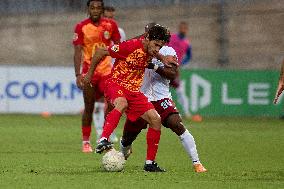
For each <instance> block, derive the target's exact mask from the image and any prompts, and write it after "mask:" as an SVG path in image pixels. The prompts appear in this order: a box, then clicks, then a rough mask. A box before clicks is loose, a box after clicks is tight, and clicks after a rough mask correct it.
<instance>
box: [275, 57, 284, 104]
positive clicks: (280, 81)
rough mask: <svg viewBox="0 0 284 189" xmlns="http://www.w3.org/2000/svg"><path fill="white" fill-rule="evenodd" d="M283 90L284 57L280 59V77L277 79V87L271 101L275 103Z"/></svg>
mask: <svg viewBox="0 0 284 189" xmlns="http://www.w3.org/2000/svg"><path fill="white" fill-rule="evenodd" d="M283 91H284V59H283V61H282V66H281V70H280V77H279V81H278V87H277V91H276V94H275V98H274V101H273V103H274V104H276V103H277V101H278V98H279V96H280V95H281V93H282V92H283Z"/></svg>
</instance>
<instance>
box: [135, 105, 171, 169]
mask: <svg viewBox="0 0 284 189" xmlns="http://www.w3.org/2000/svg"><path fill="white" fill-rule="evenodd" d="M141 118H143V119H144V120H145V121H147V122H148V123H149V129H148V132H147V135H146V140H147V156H146V162H145V165H144V170H145V171H149V172H164V171H165V170H164V169H162V168H160V167H159V166H158V164H157V163H156V162H155V159H156V154H157V151H158V145H159V142H160V136H161V118H160V116H159V114H158V112H157V111H156V110H155V109H150V110H148V111H147V112H145V113H144V114H143V115H142V116H141Z"/></svg>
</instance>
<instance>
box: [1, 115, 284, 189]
mask: <svg viewBox="0 0 284 189" xmlns="http://www.w3.org/2000/svg"><path fill="white" fill-rule="evenodd" d="M79 125H80V117H79V116H52V117H51V118H48V119H44V118H41V117H40V116H32V115H0V188H1V189H2V188H60V189H62V188H92V189H102V188H147V189H148V188H206V189H212V188H213V189H214V188H216V189H217V188H218V189H219V188H257V189H259V188H265V189H266V188H284V151H283V150H284V140H283V139H284V121H283V120H282V121H281V120H277V119H265V118H261V119H257V118H207V119H205V120H204V121H203V122H201V123H194V124H193V126H191V127H190V131H191V133H192V134H193V135H194V137H195V140H196V142H197V145H198V150H199V155H200V158H201V160H202V162H203V164H204V165H205V166H206V168H208V170H209V172H208V173H205V174H196V173H194V172H193V171H192V166H191V162H190V160H189V159H188V157H187V155H186V153H185V152H184V151H183V148H182V146H181V144H180V142H179V140H178V138H177V137H176V136H175V135H174V134H173V133H171V132H170V131H169V130H167V129H163V131H162V138H161V143H160V145H159V152H158V157H157V161H158V163H159V164H160V165H161V166H162V167H164V168H166V169H167V172H166V173H158V174H157V173H145V172H143V171H142V166H143V163H144V158H145V142H146V141H145V132H143V133H142V134H141V135H140V136H139V138H138V139H137V140H136V142H135V144H134V146H133V148H134V154H132V156H131V157H130V158H129V160H128V161H127V164H126V167H125V170H124V171H123V172H120V173H108V172H104V171H103V170H102V168H101V167H100V166H101V165H100V163H101V155H97V154H83V153H81V152H80V150H81V141H80V138H81V137H80V126H79ZM187 125H189V123H187ZM117 130H118V134H121V126H120V128H118V129H117ZM93 136H94V132H93ZM93 143H95V138H94V137H93Z"/></svg>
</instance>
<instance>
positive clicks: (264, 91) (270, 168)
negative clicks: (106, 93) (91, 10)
mask: <svg viewBox="0 0 284 189" xmlns="http://www.w3.org/2000/svg"><path fill="white" fill-rule="evenodd" d="M105 4H106V5H113V6H115V7H116V9H117V11H116V12H117V17H116V18H117V21H118V23H119V25H120V26H121V27H122V28H123V29H124V30H125V32H126V34H127V37H128V38H131V37H133V36H136V35H137V34H140V33H142V32H143V29H144V25H145V24H146V23H148V22H152V21H156V22H159V23H161V24H164V25H166V26H168V27H169V28H170V29H171V31H173V32H175V31H176V29H177V24H178V23H179V21H183V20H186V21H188V23H189V27H190V30H189V36H190V38H191V43H192V53H193V58H192V61H191V62H190V65H189V67H188V69H185V70H184V71H183V79H185V80H186V81H187V86H188V87H187V95H188V96H189V97H190V99H191V109H192V110H193V111H195V112H197V113H200V114H201V115H203V116H204V117H203V121H202V122H191V121H190V120H184V122H185V125H186V127H187V128H188V129H189V130H190V132H191V133H192V134H193V136H194V137H195V141H196V143H197V145H198V146H197V147H198V151H199V155H200V158H201V160H202V163H203V164H204V165H205V166H206V168H207V169H208V170H209V171H208V173H206V174H202V175H200V174H195V173H194V172H193V171H191V170H192V165H191V162H190V160H189V159H188V157H187V156H186V154H185V152H184V150H183V148H182V146H181V145H180V144H179V141H178V138H177V137H176V136H175V135H174V134H173V133H171V132H170V131H169V130H168V129H165V128H163V129H162V138H161V143H160V145H159V152H158V157H157V161H158V162H159V165H161V166H163V167H165V168H166V169H167V172H166V173H164V174H147V173H144V172H143V171H142V166H143V163H144V154H145V153H146V152H145V131H143V132H142V133H141V135H140V136H139V137H138V139H137V140H136V141H135V143H134V145H133V150H134V153H133V155H132V156H131V157H130V158H129V160H128V161H127V164H126V167H125V171H124V172H122V173H111V174H107V173H105V172H103V171H102V169H101V167H100V162H101V156H99V155H96V154H83V153H81V136H80V133H81V128H80V119H81V116H80V115H79V111H80V109H81V108H82V96H81V93H80V92H79V91H78V90H77V89H76V87H75V83H74V82H75V81H74V80H75V77H74V70H73V46H72V43H71V41H72V38H73V29H74V25H75V23H77V22H78V21H80V20H82V19H83V18H85V17H86V15H87V14H86V13H85V5H86V2H85V0H0V23H1V24H0V31H1V32H0V34H1V36H0V45H1V50H0V134H1V137H0V144H1V145H0V180H1V181H0V188H13V189H14V188H149V189H150V188H155V189H156V188H206V189H208V188H210V189H214V188H216V189H220V188H226V189H227V188H242V189H243V188H256V189H259V188H265V189H267V188H273V189H274V188H284V171H283V167H284V164H283V163H284V161H283V157H284V156H283V149H284V141H283V138H284V132H283V129H284V128H283V120H280V119H278V117H279V116H281V115H283V109H284V104H283V103H284V98H283V96H284V95H283V96H282V99H281V100H280V101H281V102H280V103H279V104H278V105H273V104H272V100H273V97H274V93H275V90H276V84H277V80H278V77H279V69H280V62H281V60H282V59H283V58H284V56H283V55H284V51H283V49H284V32H283V31H284V22H283V20H284V1H283V0H105ZM192 87H195V89H198V90H197V91H196V90H193V89H192ZM194 91H195V92H194ZM208 91H210V92H208ZM249 91H250V92H249ZM192 97H193V98H192ZM209 102H210V103H209ZM224 102H226V103H229V104H230V103H231V104H230V105H228V104H227V105H226V106H225V105H224ZM240 102H242V105H237V104H238V103H240ZM192 103H193V104H192ZM232 103H233V104H232ZM234 103H235V104H234ZM208 104H210V105H208ZM70 110H71V111H70ZM43 111H46V112H47V113H48V112H51V113H53V112H55V113H60V114H66V113H68V114H70V113H72V114H74V113H75V114H77V115H71V116H70V115H52V116H51V117H49V116H48V115H49V114H42V115H43V117H42V116H39V115H38V114H39V113H42V112H43ZM15 113H17V114H15ZM18 113H20V114H18ZM22 113H27V114H22ZM34 114H35V115H34ZM233 116H238V117H237V118H234V117H233ZM245 116H246V117H245ZM247 116H249V117H247ZM250 116H253V117H250ZM264 116H265V117H264ZM267 116H269V118H267ZM122 121H123V120H122ZM122 125H123V123H122V122H121V123H120V125H119V129H117V134H118V135H119V136H121V134H122ZM91 140H92V144H93V145H94V144H95V143H96V138H95V132H92V137H91ZM116 148H118V145H117V144H116ZM110 177H111V178H110Z"/></svg>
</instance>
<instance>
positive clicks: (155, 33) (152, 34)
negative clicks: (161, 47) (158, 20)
mask: <svg viewBox="0 0 284 189" xmlns="http://www.w3.org/2000/svg"><path fill="white" fill-rule="evenodd" d="M148 38H149V40H150V41H152V40H161V41H164V42H166V43H168V42H170V38H171V34H170V31H169V30H168V28H166V27H164V26H161V25H159V24H156V25H154V26H153V27H152V28H150V29H149V31H148Z"/></svg>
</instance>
